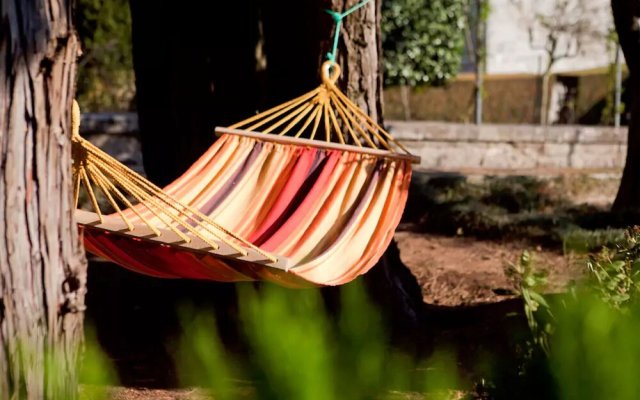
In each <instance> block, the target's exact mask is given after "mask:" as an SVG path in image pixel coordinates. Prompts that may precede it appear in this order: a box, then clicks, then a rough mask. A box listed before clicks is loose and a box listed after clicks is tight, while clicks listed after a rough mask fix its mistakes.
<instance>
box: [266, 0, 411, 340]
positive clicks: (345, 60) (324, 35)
mask: <svg viewBox="0 0 640 400" xmlns="http://www.w3.org/2000/svg"><path fill="white" fill-rule="evenodd" d="M286 2H287V3H291V4H289V7H293V9H295V10H296V15H301V16H302V17H300V19H299V20H298V19H295V20H296V21H297V22H290V21H291V20H292V18H291V17H290V16H289V15H284V14H283V13H281V12H278V10H280V8H281V7H286V6H285V5H283V4H282V3H281V2H278V5H277V7H276V6H272V7H274V8H273V9H271V10H269V6H270V5H269V6H267V7H266V8H267V9H266V10H265V11H264V13H263V18H264V20H263V22H264V26H265V44H266V46H265V47H266V53H267V70H268V73H267V76H268V77H269V78H271V79H270V82H269V83H268V84H267V88H268V89H269V90H268V91H267V93H266V98H267V102H268V103H269V104H271V105H275V104H277V103H279V102H283V101H285V100H289V99H291V98H293V97H295V96H299V95H300V94H301V93H303V92H304V91H305V90H310V89H312V88H314V87H315V86H316V85H317V84H318V83H319V71H320V65H321V64H322V63H323V62H324V61H325V59H326V58H325V56H326V54H327V53H328V52H329V51H330V50H331V44H332V38H333V32H334V31H333V28H334V24H333V20H332V18H331V17H330V16H329V15H328V14H326V13H325V11H324V10H327V9H331V10H334V11H338V12H344V11H346V10H347V9H348V8H349V7H352V6H354V5H355V4H357V3H358V1H357V0H314V1H307V2H300V1H296V0H286ZM380 5H381V1H380V0H374V1H371V2H370V3H369V4H367V5H366V6H365V7H363V8H362V9H360V10H358V11H356V12H354V13H352V14H350V15H349V16H348V17H347V18H345V19H344V20H343V25H342V30H341V35H340V41H339V45H338V54H337V59H336V61H337V63H338V64H340V66H341V68H342V77H341V79H340V80H339V81H338V84H339V85H340V86H341V88H342V89H343V90H344V92H345V93H346V94H347V96H349V98H351V99H352V100H353V101H355V102H356V103H357V104H358V105H359V106H360V107H361V108H362V109H363V110H364V111H365V112H367V113H368V114H369V115H371V117H372V118H373V119H374V120H377V121H378V122H379V123H380V124H382V123H383V119H382V111H383V110H382V96H381V94H382V41H381V33H380ZM291 23H293V24H294V25H293V26H291ZM292 32H294V34H293V35H295V36H296V37H297V39H296V40H295V42H294V44H292V42H291V41H288V40H287V37H290V36H291V35H292ZM280 68H286V73H283V72H282V71H280ZM310 68H311V72H310V71H309V69H310ZM310 74H312V75H310ZM273 76H282V77H284V76H286V77H287V79H278V80H276V81H274V80H273V78H272V77H273ZM364 282H365V284H366V286H367V288H368V290H369V294H370V297H372V299H373V300H374V301H376V302H377V303H378V305H379V306H380V309H381V310H382V311H383V312H384V314H385V316H386V319H387V320H388V321H389V323H390V324H391V325H392V326H393V327H394V328H396V329H395V332H394V333H397V332H398V331H404V330H410V329H412V328H415V327H416V326H417V325H418V324H420V323H421V319H422V310H423V303H422V293H421V290H420V287H419V285H418V283H417V282H416V279H415V277H414V276H413V275H412V274H411V272H410V271H409V269H408V268H407V267H406V266H405V265H404V264H403V263H402V261H401V260H400V256H399V252H398V249H397V245H396V244H395V243H392V244H391V246H390V247H389V249H388V250H387V252H385V254H384V255H383V257H382V259H381V260H380V261H379V262H378V264H377V265H376V266H375V267H374V268H373V269H372V270H371V271H370V272H369V273H367V274H366V275H365V276H364ZM328 292H329V293H330V294H329V296H332V294H331V292H333V290H331V289H329V290H328Z"/></svg>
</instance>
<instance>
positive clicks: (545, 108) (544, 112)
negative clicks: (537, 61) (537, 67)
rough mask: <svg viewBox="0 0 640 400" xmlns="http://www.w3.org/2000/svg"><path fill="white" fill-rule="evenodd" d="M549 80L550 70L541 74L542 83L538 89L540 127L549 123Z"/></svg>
mask: <svg viewBox="0 0 640 400" xmlns="http://www.w3.org/2000/svg"><path fill="white" fill-rule="evenodd" d="M550 78H551V72H550V70H547V71H545V72H544V74H542V78H541V79H542V82H541V84H540V85H541V86H542V88H541V89H540V90H541V92H540V125H546V124H547V123H548V122H549V91H550V89H549V81H550Z"/></svg>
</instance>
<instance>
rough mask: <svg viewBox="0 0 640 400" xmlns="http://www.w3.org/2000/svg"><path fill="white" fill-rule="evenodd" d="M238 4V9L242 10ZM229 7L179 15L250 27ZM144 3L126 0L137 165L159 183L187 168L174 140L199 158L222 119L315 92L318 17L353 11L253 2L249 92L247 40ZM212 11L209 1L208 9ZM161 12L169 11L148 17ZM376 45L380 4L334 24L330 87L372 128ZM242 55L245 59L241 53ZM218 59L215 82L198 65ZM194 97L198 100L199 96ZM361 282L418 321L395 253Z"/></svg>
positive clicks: (320, 34)
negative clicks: (336, 69) (336, 86)
mask: <svg viewBox="0 0 640 400" xmlns="http://www.w3.org/2000/svg"><path fill="white" fill-rule="evenodd" d="M245 2H246V3H247V4H243V3H245ZM205 3H206V2H204V3H203V4H205ZM232 3H233V4H235V7H239V8H238V10H237V12H233V13H229V14H230V15H233V16H234V18H228V17H227V16H226V15H225V14H224V13H221V11H220V10H219V9H217V8H216V9H215V10H213V9H212V10H209V11H210V12H207V10H205V9H204V8H206V7H209V6H205V5H200V3H198V4H199V5H198V6H197V8H189V9H188V10H189V11H188V14H189V15H191V16H194V15H196V14H206V15H207V18H208V19H213V24H221V25H222V26H227V27H228V29H231V27H229V21H228V20H231V21H233V23H232V25H233V26H234V27H233V32H234V33H236V32H241V31H242V30H243V29H244V30H249V29H254V28H253V26H254V25H255V27H257V26H258V23H257V20H254V19H253V18H254V16H255V15H257V12H256V11H255V10H253V9H252V8H251V7H252V6H253V3H252V2H251V1H249V0H242V1H236V2H232ZM249 3H251V4H249ZM145 4H146V3H142V2H141V1H139V0H131V8H132V16H133V39H134V42H133V44H134V48H133V49H134V66H135V69H136V78H137V80H136V86H137V89H138V113H139V116H140V130H141V135H142V140H143V156H144V160H145V168H146V169H147V173H148V174H149V176H150V177H151V178H152V180H156V182H159V183H167V182H168V179H169V178H171V177H175V176H177V175H178V174H179V173H181V172H183V171H184V169H186V167H187V166H188V164H187V161H188V162H189V163H190V162H192V157H191V158H189V157H182V156H181V154H183V152H182V150H181V148H182V147H183V144H182V143H192V145H190V148H189V150H190V151H191V152H192V153H193V152H196V153H201V152H203V151H204V150H205V149H206V145H204V144H199V145H195V144H194V143H196V142H197V141H196V140H194V138H198V137H202V136H203V135H205V134H206V135H207V137H208V138H209V140H211V139H212V138H213V137H212V136H210V132H211V131H212V129H213V127H214V126H215V125H222V124H226V123H232V122H235V121H234V120H233V119H232V118H234V119H235V120H240V119H242V118H243V117H246V116H247V115H250V114H251V113H252V112H253V111H254V110H255V107H256V104H261V107H260V108H261V109H265V107H267V106H272V105H275V104H279V103H281V102H283V101H286V100H290V99H291V98H294V97H296V96H299V95H300V94H302V93H304V92H305V91H307V90H311V89H313V88H314V87H316V86H317V85H318V83H319V82H320V65H321V64H322V62H323V61H324V60H325V55H326V54H327V52H328V51H329V50H330V45H331V38H332V34H333V20H332V19H331V17H330V16H329V15H328V14H327V13H325V11H324V10H325V9H332V10H335V11H344V10H346V9H347V8H348V7H351V6H353V5H354V4H356V1H354V0H350V1H345V0H340V1H339V0H331V1H329V0H310V1H304V2H300V1H299V0H282V1H279V2H263V3H262V9H261V10H260V11H261V14H262V24H263V32H264V50H265V54H266V74H265V82H264V85H262V86H261V85H257V84H256V81H255V78H254V77H255V67H256V59H255V43H256V42H257V37H254V36H251V37H249V36H246V37H245V36H239V37H236V36H235V35H234V36H230V35H229V34H228V33H225V31H224V29H222V28H220V27H219V28H217V29H218V31H220V32H218V33H217V34H213V33H212V32H200V31H197V32H196V31H195V30H196V29H203V28H202V25H201V24H198V23H196V22H193V21H192V20H191V19H190V18H187V16H183V15H182V14H180V13H179V12H178V13H175V12H174V10H173V8H175V7H170V6H169V5H167V4H164V3H163V2H160V3H158V2H156V3H154V4H153V6H151V7H149V6H145ZM218 4H219V3H216V7H218ZM225 4H226V3H225ZM163 7H164V8H165V9H168V10H169V11H167V10H165V11H158V10H157V9H158V8H163ZM211 7H212V6H211ZM228 7H231V6H228ZM180 8H182V7H180ZM154 9H155V10H156V11H153V10H154ZM241 9H242V11H240V10H241ZM283 10H291V12H283ZM156 14H157V15H156ZM239 16H242V17H241V18H240V17H239ZM196 18H197V17H196ZM225 18H226V20H225ZM210 24H211V22H210ZM225 24H226V25H225ZM238 24H240V25H239V26H238ZM169 25H174V26H177V27H184V29H185V31H184V32H181V31H182V28H180V29H177V32H176V35H178V36H179V39H170V42H169V43H168V44H167V43H165V41H164V40H163V41H158V40H157V39H156V38H157V35H158V34H159V32H161V31H162V30H163V29H165V27H167V26H169ZM185 25H186V26H185ZM204 26H209V25H204ZM205 39H206V41H208V42H210V43H209V47H205V46H196V45H195V44H192V45H191V46H190V47H189V49H188V51H189V55H188V58H187V60H188V62H186V61H185V55H184V52H185V51H187V50H185V49H184V48H183V47H181V45H180V46H178V45H175V46H173V45H172V44H171V42H172V41H174V40H176V41H177V42H178V43H179V44H184V43H189V42H191V41H195V42H196V43H197V42H198V41H199V40H205ZM380 39H381V38H380V0H376V1H372V2H371V3H370V4H368V5H367V6H365V7H364V8H362V9H360V10H358V11H357V12H355V13H353V14H351V15H349V16H348V17H347V18H346V19H345V20H344V24H343V28H342V36H341V41H340V46H339V48H338V58H337V62H338V63H339V64H340V66H341V67H342V79H340V82H339V83H340V85H342V87H343V89H344V90H345V93H346V94H347V95H348V96H349V97H350V98H351V99H352V100H354V101H355V102H356V103H357V104H358V105H359V106H360V107H362V109H363V110H365V111H366V112H367V113H369V115H371V116H372V118H373V119H375V120H378V121H379V122H382V102H381V93H382V92H381V90H382V63H381V58H380V57H381V40H380ZM154 42H158V43H154ZM221 43H222V44H224V45H225V46H227V47H228V48H231V49H235V50H233V51H235V52H236V53H238V52H240V50H238V49H246V51H245V52H244V53H243V54H244V55H243V56H242V57H240V56H236V57H230V56H229V53H228V52H220V51H212V49H216V48H219V47H220V46H221ZM251 46H253V47H251ZM248 50H251V51H253V53H248ZM243 51H244V50H243ZM250 55H251V57H253V58H251V57H250ZM159 60H162V62H163V63H164V64H166V65H171V68H176V71H168V70H166V69H168V68H167V67H164V66H162V65H160V66H158V65H157V63H158V61H159ZM207 60H211V61H207ZM218 60H220V61H218ZM222 62H228V63H230V65H232V66H233V71H230V72H226V73H224V74H222V75H221V74H220V71H217V70H213V69H210V67H207V65H208V64H207V63H212V64H213V65H215V64H219V63H222ZM151 66H153V68H151ZM173 80H175V82H174V81H173ZM221 80H224V81H225V82H226V84H227V85H228V87H230V88H235V90H234V91H231V90H229V91H221V90H219V86H218V85H213V91H211V87H212V85H211V82H219V81H221ZM236 85H237V87H236ZM263 89H264V93H263V92H262V90H263ZM186 90H189V95H188V96H187V95H185V93H184V91H186ZM203 91H204V92H206V95H205V94H202V93H203ZM212 96H214V97H216V98H217V99H218V100H217V101H216V102H215V107H214V103H212V102H211V101H210V100H209V98H210V97H212ZM233 96H240V98H237V99H236V98H235V97H233ZM162 99H164V100H162ZM227 99H231V100H230V101H227ZM233 99H236V100H237V101H236V100H233ZM185 104H188V108H189V109H190V110H191V113H190V114H189V115H187V114H185V113H182V111H181V110H183V109H184V108H185ZM220 105H224V107H226V108H224V113H222V112H221V110H220V109H217V108H216V107H218V106H220ZM178 115H179V116H178ZM222 116H224V117H225V118H223V117H222ZM205 122H206V123H205ZM163 141H164V143H163ZM199 143H202V141H201V142H199ZM158 171H160V172H162V173H158ZM159 178H162V179H159ZM365 279H366V281H367V282H374V281H375V284H370V286H371V287H376V288H378V289H379V290H376V292H375V293H374V294H373V297H375V298H377V299H379V300H381V303H384V306H385V307H387V308H389V309H390V311H389V313H388V315H390V316H392V317H393V318H397V319H399V320H400V319H402V320H405V321H409V323H410V324H413V323H416V322H417V321H418V319H419V315H420V310H421V307H422V296H421V294H420V288H419V287H418V285H417V283H416V281H415V279H413V277H412V276H411V274H410V273H409V272H408V270H407V269H406V267H405V266H404V265H402V263H401V261H400V259H399V257H398V256H397V251H395V252H393V251H392V252H391V253H387V254H386V255H385V256H384V257H383V259H382V260H381V261H380V263H379V265H378V266H376V267H375V268H374V269H373V270H372V272H370V273H369V274H368V275H367V277H366V278H365Z"/></svg>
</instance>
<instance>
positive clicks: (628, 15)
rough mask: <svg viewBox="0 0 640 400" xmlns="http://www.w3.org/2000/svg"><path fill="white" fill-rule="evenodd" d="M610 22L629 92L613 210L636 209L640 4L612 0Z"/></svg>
mask: <svg viewBox="0 0 640 400" xmlns="http://www.w3.org/2000/svg"><path fill="white" fill-rule="evenodd" d="M611 6H612V9H613V19H614V22H615V26H616V31H617V32H618V39H619V41H620V47H622V51H623V53H624V56H625V60H626V62H627V66H628V67H629V86H628V91H629V93H630V104H629V106H630V107H629V110H630V113H631V119H630V122H629V134H628V142H627V146H628V147H627V160H626V163H625V167H624V171H623V173H622V180H621V182H620V188H619V189H618V194H617V196H616V199H615V201H614V203H613V210H616V211H621V210H625V209H633V210H638V209H640V30H639V28H638V22H637V19H638V18H639V17H640V1H637V0H612V1H611Z"/></svg>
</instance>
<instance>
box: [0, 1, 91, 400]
mask: <svg viewBox="0 0 640 400" xmlns="http://www.w3.org/2000/svg"><path fill="white" fill-rule="evenodd" d="M1 13H2V22H1V24H0V29H1V30H2V31H1V32H0V58H1V59H2V62H0V78H1V80H0V121H1V123H0V212H1V213H2V215H1V217H0V296H1V299H0V300H1V303H0V398H2V399H53V398H56V399H74V398H76V397H77V383H78V382H77V374H76V369H77V363H78V355H79V351H80V344H81V340H82V330H83V310H84V294H85V281H86V262H85V259H84V255H83V252H82V246H81V244H80V240H79V235H78V229H77V226H76V225H75V222H74V221H73V204H72V196H71V151H70V150H71V142H70V137H71V130H70V115H71V113H70V110H71V102H72V98H73V92H74V81H75V60H76V55H77V50H78V45H77V39H76V36H75V32H74V30H73V17H72V5H71V1H67V0H37V1H36V0H34V1H20V0H6V1H5V2H4V3H3V4H2V7H1Z"/></svg>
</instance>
